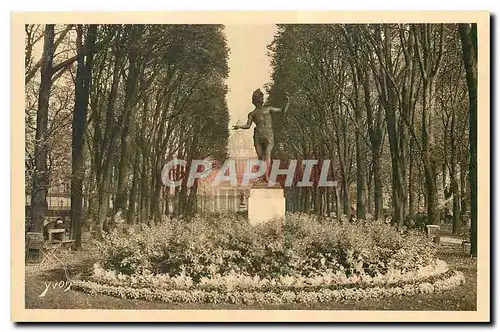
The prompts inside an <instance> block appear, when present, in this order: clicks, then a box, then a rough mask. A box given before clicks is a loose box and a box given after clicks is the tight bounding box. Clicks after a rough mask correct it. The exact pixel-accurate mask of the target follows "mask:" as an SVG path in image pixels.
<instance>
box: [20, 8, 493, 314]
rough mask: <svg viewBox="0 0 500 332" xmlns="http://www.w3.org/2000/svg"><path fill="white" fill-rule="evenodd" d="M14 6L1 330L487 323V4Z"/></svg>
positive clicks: (488, 250)
mask: <svg viewBox="0 0 500 332" xmlns="http://www.w3.org/2000/svg"><path fill="white" fill-rule="evenodd" d="M11 20H12V22H11V27H12V40H11V44H12V57H11V59H12V64H11V65H12V72H11V73H12V85H11V86H12V91H13V92H12V109H11V114H12V142H13V143H12V144H13V145H12V159H11V165H12V189H11V200H12V203H11V204H12V220H11V238H12V250H11V252H12V259H11V262H12V263H11V269H12V279H11V280H12V285H11V287H12V292H11V319H12V320H13V321H16V322H41V321H51V322H68V321H93V322H106V321H113V322H132V321H133V322H173V321H185V322H208V321H217V322H234V321H238V322H255V321H259V322H271V321H272V322H278V321H279V322H299V321H302V322H357V321H362V322H489V321H490V282H491V280H490V216H489V211H490V192H489V190H490V186H489V179H490V168H489V167H490V133H489V128H490V116H489V113H490V95H489V91H490V79H489V74H490V59H489V55H490V16H489V13H488V12H485V11H484V12H482V11H476V12H460V11H456V12H453V11H450V12H448V11H429V12H425V11H415V12H397V11H395V12H384V11H366V12H361V11H360V12H335V11H332V12H321V11H317V12H306V11H302V12H301V11H299V12H290V11H286V12H285V11H283V12H265V11H262V12H115V13H111V12H108V13H104V12H59V13H56V12H52V13H51V12H44V13H36V12H15V13H12V16H11ZM23 72H24V75H22V73H23ZM23 92H24V93H23ZM23 111H24V113H23Z"/></svg>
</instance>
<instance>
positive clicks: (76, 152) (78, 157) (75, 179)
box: [71, 25, 97, 249]
mask: <svg viewBox="0 0 500 332" xmlns="http://www.w3.org/2000/svg"><path fill="white" fill-rule="evenodd" d="M82 30H83V29H82V26H81V25H80V26H79V27H78V30H77V56H78V60H77V61H78V63H77V70H76V79H75V111H74V115H73V126H72V147H73V149H72V170H71V171H72V179H71V233H72V234H71V235H72V238H73V239H74V240H75V247H76V249H80V248H81V245H82V230H81V225H82V224H81V223H82V220H81V219H82V199H83V180H84V177H85V167H84V146H85V130H86V128H87V105H88V102H89V93H90V85H91V84H92V64H93V52H92V48H93V47H94V43H95V38H96V33H97V26H96V25H91V26H89V27H88V33H87V37H86V40H85V46H83V45H82V37H83V31H82ZM83 48H84V49H85V52H86V53H87V59H86V60H85V57H84V55H83V51H84V50H83Z"/></svg>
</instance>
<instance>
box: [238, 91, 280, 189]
mask: <svg viewBox="0 0 500 332" xmlns="http://www.w3.org/2000/svg"><path fill="white" fill-rule="evenodd" d="M285 98H286V104H285V107H284V108H283V109H281V108H276V107H271V106H264V94H263V93H262V91H260V89H257V90H255V91H254V92H253V95H252V104H253V105H254V106H255V109H254V110H253V111H252V112H250V113H248V120H247V123H246V124H244V125H242V126H239V125H234V126H233V129H234V130H237V129H250V127H251V126H252V122H253V123H255V129H254V133H253V143H254V147H255V151H256V152H257V156H258V158H259V160H261V161H264V162H265V163H266V165H267V171H266V173H265V175H264V180H265V181H266V182H268V181H269V172H270V168H271V165H270V161H271V151H272V149H273V146H274V134H273V125H272V117H271V114H272V113H277V112H283V113H286V111H287V110H288V107H289V106H290V95H289V94H288V93H287V92H285Z"/></svg>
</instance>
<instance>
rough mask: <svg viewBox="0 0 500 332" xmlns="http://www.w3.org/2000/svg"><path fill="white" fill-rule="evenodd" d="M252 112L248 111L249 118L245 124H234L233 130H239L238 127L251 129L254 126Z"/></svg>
mask: <svg viewBox="0 0 500 332" xmlns="http://www.w3.org/2000/svg"><path fill="white" fill-rule="evenodd" d="M252 121H253V119H252V112H250V113H248V119H247V123H245V124H244V125H242V126H240V125H237V124H236V125H234V126H233V130H238V129H250V127H251V126H252Z"/></svg>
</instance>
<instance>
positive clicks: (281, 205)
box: [248, 186, 285, 225]
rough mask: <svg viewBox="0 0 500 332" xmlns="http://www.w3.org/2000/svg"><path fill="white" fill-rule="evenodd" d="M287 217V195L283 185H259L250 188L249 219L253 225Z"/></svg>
mask: <svg viewBox="0 0 500 332" xmlns="http://www.w3.org/2000/svg"><path fill="white" fill-rule="evenodd" d="M283 217H285V195H284V191H283V189H282V188H281V187H264V186H257V187H252V189H250V197H248V220H249V221H250V224H251V225H256V224H260V223H263V222H266V221H269V220H271V219H279V218H283Z"/></svg>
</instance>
